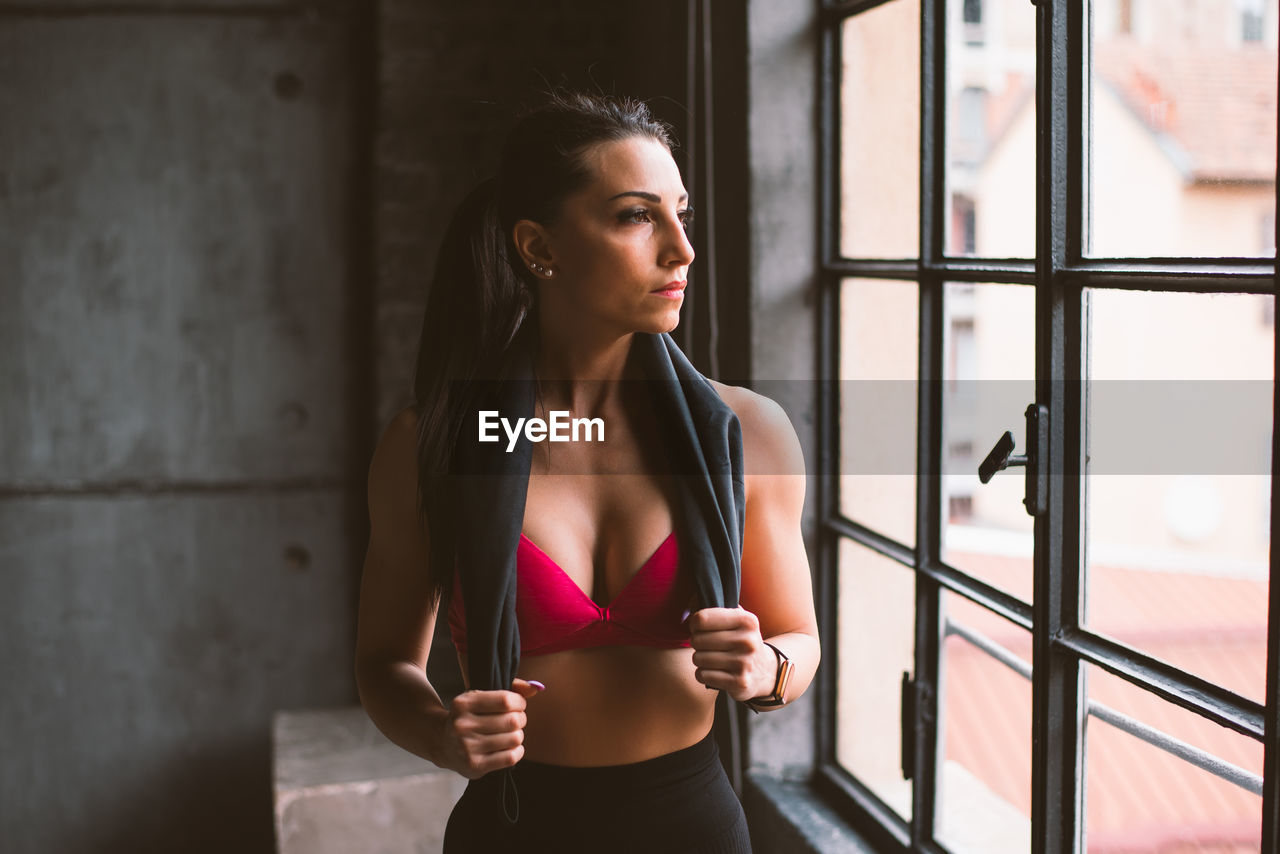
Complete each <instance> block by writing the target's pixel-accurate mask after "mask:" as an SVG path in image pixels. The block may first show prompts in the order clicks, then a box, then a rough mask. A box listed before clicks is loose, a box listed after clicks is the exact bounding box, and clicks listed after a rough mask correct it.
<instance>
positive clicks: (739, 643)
mask: <svg viewBox="0 0 1280 854" xmlns="http://www.w3.org/2000/svg"><path fill="white" fill-rule="evenodd" d="M716 388H717V390H718V391H719V392H720V394H721V396H722V397H723V398H724V400H725V402H726V403H728V404H729V405H730V407H731V408H733V410H734V412H735V413H736V414H737V416H738V420H739V422H740V423H741V425H742V444H743V460H744V463H745V465H746V468H747V481H746V499H747V506H746V513H745V523H746V527H745V529H744V531H743V538H742V593H741V596H740V600H739V601H740V604H741V607H739V608H731V609H730V608H707V609H703V610H701V611H698V612H696V613H695V614H693V615H692V616H691V617H690V618H689V627H690V631H691V633H692V634H693V647H694V649H695V653H694V664H695V665H696V666H697V668H698V672H697V677H698V679H699V680H700V681H702V682H703V683H704V684H706V685H708V686H709V687H713V688H720V689H723V690H725V691H726V692H728V693H729V695H730V696H731V697H733V698H734V699H735V700H739V701H745V700H750V699H752V698H756V697H763V696H766V695H768V694H769V693H770V692H771V691H772V690H773V686H774V680H775V678H776V676H777V671H778V660H777V656H776V655H775V654H774V652H773V650H771V649H769V647H767V646H765V644H764V642H765V641H768V642H769V643H771V644H773V645H774V646H776V647H777V648H778V649H780V650H781V651H782V652H783V654H784V655H786V656H787V657H788V658H790V659H791V661H792V662H793V663H794V665H795V670H794V671H793V673H792V676H791V680H790V682H789V684H788V686H787V690H786V694H785V699H786V700H787V702H790V701H792V700H794V699H795V698H796V697H799V696H800V695H801V694H802V693H804V691H805V689H806V688H807V687H808V686H809V683H810V682H811V681H812V680H813V676H814V673H815V672H816V671H817V669H818V661H819V659H820V658H821V649H820V646H819V643H818V623H817V617H816V616H815V614H814V607H813V581H812V578H811V576H810V572H809V558H808V555H807V554H806V552H805V548H804V538H803V536H802V535H801V528H800V520H801V514H802V512H803V509H804V493H805V474H804V472H805V468H804V457H803V454H802V453H801V450H800V442H799V440H798V439H797V438H796V432H795V428H793V427H792V426H791V422H790V420H789V419H788V418H787V415H786V413H785V412H784V411H783V410H782V407H780V406H778V404H776V403H774V402H773V401H772V400H769V399H768V398H766V397H763V396H761V395H758V394H755V393H754V392H751V391H748V390H746V389H742V388H734V387H729V386H723V385H720V384H718V383H717V384H716Z"/></svg>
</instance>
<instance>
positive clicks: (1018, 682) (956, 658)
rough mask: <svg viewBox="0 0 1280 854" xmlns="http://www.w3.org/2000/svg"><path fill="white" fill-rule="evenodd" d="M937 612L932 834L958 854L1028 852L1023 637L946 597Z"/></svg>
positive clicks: (1027, 641) (1027, 660) (1026, 638)
mask: <svg viewBox="0 0 1280 854" xmlns="http://www.w3.org/2000/svg"><path fill="white" fill-rule="evenodd" d="M942 607H943V616H944V623H943V625H944V626H945V637H944V641H943V645H942V678H941V687H940V689H939V694H938V695H939V698H940V703H939V707H938V715H939V721H940V725H939V733H940V736H939V737H940V739H941V744H940V746H939V750H938V755H939V757H940V758H941V763H940V764H941V767H940V769H939V774H938V800H937V805H938V806H937V833H938V836H939V837H940V838H941V840H942V842H943V843H944V844H945V845H946V847H947V848H948V849H949V850H951V851H954V852H966V854H968V852H972V854H1006V852H1009V854H1021V852H1026V851H1030V845H1031V681H1030V673H1031V635H1030V634H1029V633H1027V631H1026V630H1024V629H1022V628H1019V627H1018V626H1015V625H1013V624H1012V623H1009V622H1008V621H1006V620H1004V619H1003V618H1001V617H998V616H996V615H995V614H993V613H991V612H990V611H987V610H986V609H985V608H982V607H980V606H978V605H975V604H973V603H972V602H969V601H968V600H966V599H963V598H961V597H959V596H955V595H953V594H951V593H945V594H943V598H942ZM993 652H995V653H998V654H999V655H1001V656H1003V657H1004V659H1005V660H1001V659H999V658H996V657H994V656H993ZM1010 664H1014V665H1016V667H1017V668H1020V669H1021V671H1022V672H1019V670H1018V669H1015V668H1014V667H1011V666H1010Z"/></svg>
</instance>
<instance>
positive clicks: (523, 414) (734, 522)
mask: <svg viewBox="0 0 1280 854" xmlns="http://www.w3.org/2000/svg"><path fill="white" fill-rule="evenodd" d="M525 340H527V339H525V337H524V336H517V342H515V343H514V344H513V346H515V347H516V350H515V351H514V357H513V359H512V361H511V362H510V364H509V369H508V370H507V372H506V376H505V379H503V380H501V381H496V382H486V383H483V384H481V385H480V386H478V388H480V389H481V390H479V391H477V392H476V397H475V398H474V406H472V407H471V409H469V410H468V411H467V413H466V421H465V422H464V426H463V428H462V432H461V434H460V436H459V439H458V443H457V445H456V447H455V449H454V455H453V461H452V465H451V472H452V473H453V474H455V475H461V477H457V478H454V479H452V480H453V487H452V488H451V489H450V491H449V493H450V498H451V501H450V505H451V506H449V507H448V508H447V509H446V512H444V513H442V514H441V515H442V516H443V517H444V518H448V519H451V520H452V521H451V524H452V525H453V526H454V532H455V535H456V543H455V554H454V556H455V557H456V560H457V563H456V566H457V567H458V582H459V583H460V585H461V589H462V600H463V605H464V608H465V611H466V620H467V671H468V674H467V675H468V678H469V682H470V686H471V688H472V689H478V690H490V691H491V690H506V689H509V688H510V687H511V680H512V679H513V678H515V674H516V670H517V668H519V666H520V629H519V626H518V625H517V623H516V548H517V546H518V544H519V539H520V531H521V529H522V527H523V524H524V506H525V497H526V494H527V492H528V485H529V467H530V463H531V461H532V450H533V449H532V444H531V443H530V441H529V440H528V439H527V438H526V437H525V435H524V432H523V431H521V432H520V435H519V438H518V439H517V440H516V443H515V447H514V448H512V449H511V450H510V452H508V450H507V447H508V441H507V439H506V437H505V436H503V437H502V439H501V441H498V442H494V443H487V442H484V443H482V442H480V441H478V439H477V435H478V417H479V416H478V413H479V412H480V410H497V412H498V413H499V416H500V417H502V418H506V419H508V421H510V422H512V423H514V420H515V419H516V418H529V417H532V416H533V415H534V381H533V368H532V355H531V352H530V350H529V348H528V346H527V345H524V344H523V343H522V342H523V341H525ZM631 356H632V358H634V359H636V360H637V366H638V368H639V370H640V372H641V376H642V377H643V378H644V383H645V386H646V388H647V390H648V392H649V394H650V396H651V397H650V399H651V402H652V406H653V408H654V412H655V414H656V416H657V418H658V419H659V424H661V425H662V428H663V438H664V448H665V449H666V450H667V452H668V455H669V456H668V464H669V465H670V466H671V471H672V472H673V473H674V474H675V477H674V478H673V482H674V484H675V492H676V495H675V499H676V500H675V506H674V507H673V508H672V509H673V513H674V514H675V527H676V536H677V541H678V543H679V554H680V567H679V571H680V572H682V573H687V575H688V577H690V578H692V579H693V582H694V587H695V590H696V593H697V597H698V602H699V605H700V607H704V608H710V607H725V608H732V607H736V606H737V604H738V592H739V587H740V584H739V581H740V571H741V560H742V531H743V519H744V512H745V503H746V499H745V486H744V481H743V469H742V428H741V426H740V425H739V423H738V418H737V416H736V415H735V414H734V413H733V410H732V409H730V408H729V406H728V405H727V404H726V403H725V402H724V401H723V400H721V399H720V396H719V394H717V393H716V391H715V389H714V388H712V386H711V383H709V382H708V381H707V380H706V378H705V377H703V376H702V374H700V373H698V371H697V370H696V369H695V368H694V367H693V365H692V364H690V362H689V360H688V359H687V358H686V357H685V355H684V353H682V352H681V351H680V348H679V347H677V346H676V343H675V341H674V340H672V338H671V336H670V335H668V334H666V333H663V334H657V335H655V334H648V333H636V334H635V335H634V337H633V343H632V353H631ZM446 500H448V499H446ZM504 776H505V779H504V780H503V787H502V802H501V804H500V812H501V814H502V815H503V816H504V817H505V818H506V820H507V821H508V822H515V821H517V819H518V816H519V795H518V793H517V792H516V791H515V786H514V781H513V780H512V779H511V778H510V774H509V773H506V772H504Z"/></svg>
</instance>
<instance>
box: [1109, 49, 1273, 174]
mask: <svg viewBox="0 0 1280 854" xmlns="http://www.w3.org/2000/svg"><path fill="white" fill-rule="evenodd" d="M1093 62H1094V70H1095V73H1096V74H1097V75H1099V76H1100V77H1101V79H1102V80H1103V81H1105V82H1106V83H1107V84H1109V85H1110V86H1111V88H1112V89H1113V90H1114V91H1115V92H1116V94H1117V95H1118V96H1119V97H1120V99H1121V100H1122V101H1123V102H1124V103H1125V104H1127V105H1128V107H1129V108H1130V109H1131V110H1132V111H1133V112H1134V113H1135V114H1136V115H1137V116H1138V118H1139V119H1140V120H1141V121H1142V122H1143V123H1144V124H1145V125H1146V126H1147V128H1148V129H1150V130H1151V131H1152V132H1153V133H1155V134H1157V135H1162V136H1165V137H1166V138H1168V139H1170V140H1172V141H1173V142H1174V143H1175V144H1176V146H1177V147H1178V149H1180V150H1181V152H1182V153H1183V154H1185V156H1186V158H1187V160H1188V163H1185V164H1181V165H1182V166H1183V167H1184V168H1185V169H1186V170H1187V172H1188V178H1189V179H1191V180H1193V181H1274V180H1275V173H1276V62H1277V60H1276V52H1275V50H1274V49H1272V48H1270V47H1266V46H1263V45H1252V44H1247V45H1244V46H1242V47H1240V48H1236V49H1223V48H1221V47H1216V46H1210V45H1203V44H1194V43H1188V44H1161V45H1149V44H1140V43H1138V42H1135V41H1133V40H1131V39H1127V38H1124V39H1118V40H1114V41H1107V42H1106V43H1101V44H1097V45H1095V47H1094V55H1093Z"/></svg>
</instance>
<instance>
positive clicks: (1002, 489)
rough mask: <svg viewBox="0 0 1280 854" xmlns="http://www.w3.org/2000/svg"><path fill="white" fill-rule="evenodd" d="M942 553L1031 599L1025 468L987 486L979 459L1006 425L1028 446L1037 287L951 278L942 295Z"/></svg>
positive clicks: (1018, 443)
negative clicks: (1027, 413)
mask: <svg viewBox="0 0 1280 854" xmlns="http://www.w3.org/2000/svg"><path fill="white" fill-rule="evenodd" d="M943 304H944V319H943V322H944V328H943V339H942V349H943V367H942V377H943V389H942V560H943V561H944V562H946V563H948V564H950V565H952V566H954V567H956V568H957V569H962V570H964V571H965V572H968V573H970V574H971V575H974V576H977V577H978V578H981V579H982V580H983V581H986V582H987V583H989V584H994V585H996V586H997V587H1000V588H1002V589H1004V590H1006V591H1008V592H1010V593H1012V594H1014V595H1015V596H1018V597H1019V598H1021V599H1023V600H1024V601H1028V602H1029V601H1031V592H1032V587H1033V584H1032V552H1033V549H1032V541H1031V536H1032V532H1033V529H1034V525H1033V520H1032V518H1031V517H1030V516H1028V515H1027V512H1026V509H1025V507H1024V506H1023V504H1022V498H1023V495H1024V492H1025V488H1026V487H1025V479H1024V477H1023V475H1024V472H1025V471H1026V470H1025V469H1023V468H1016V467H1015V468H1009V469H1006V470H1005V471H1002V472H999V473H997V474H996V476H995V477H994V478H992V479H991V481H990V482H989V483H986V484H983V483H981V482H980V481H979V480H978V465H979V464H980V463H981V462H982V460H983V458H984V457H986V455H987V452H988V451H990V450H991V448H992V447H994V446H995V444H996V441H997V440H998V439H999V438H1000V437H1001V436H1002V435H1003V434H1004V433H1005V431H1009V432H1011V433H1012V434H1013V437H1014V442H1015V449H1014V453H1015V455H1016V454H1021V453H1025V450H1026V437H1025V433H1026V421H1025V418H1024V414H1023V413H1024V412H1025V411H1026V408H1027V405H1028V404H1030V403H1031V402H1032V401H1033V400H1035V382H1034V371H1035V291H1034V290H1033V289H1032V288H1029V287H1024V286H1020V285H991V284H976V285H971V284H955V283H952V284H948V285H947V286H946V289H945V291H944V296H943Z"/></svg>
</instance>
